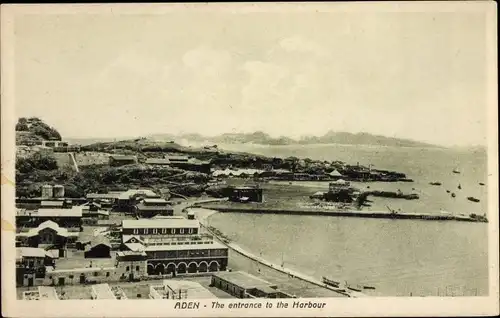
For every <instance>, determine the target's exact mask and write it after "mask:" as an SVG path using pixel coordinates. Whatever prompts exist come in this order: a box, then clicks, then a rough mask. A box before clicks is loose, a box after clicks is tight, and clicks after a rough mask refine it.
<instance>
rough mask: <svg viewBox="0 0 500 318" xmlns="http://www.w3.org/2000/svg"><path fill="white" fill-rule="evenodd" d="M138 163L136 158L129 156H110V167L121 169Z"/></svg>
mask: <svg viewBox="0 0 500 318" xmlns="http://www.w3.org/2000/svg"><path fill="white" fill-rule="evenodd" d="M136 163H137V157H136V156H128V155H112V156H109V165H110V166H112V167H119V166H124V165H131V164H136Z"/></svg>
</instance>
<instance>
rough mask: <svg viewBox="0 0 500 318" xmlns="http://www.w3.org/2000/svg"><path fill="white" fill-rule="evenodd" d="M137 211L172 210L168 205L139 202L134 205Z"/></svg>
mask: <svg viewBox="0 0 500 318" xmlns="http://www.w3.org/2000/svg"><path fill="white" fill-rule="evenodd" d="M135 207H136V208H137V210H139V211H159V210H162V211H173V210H174V208H172V207H171V206H170V205H145V204H143V203H139V204H137V205H136V206H135Z"/></svg>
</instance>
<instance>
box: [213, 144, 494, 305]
mask: <svg viewBox="0 0 500 318" xmlns="http://www.w3.org/2000/svg"><path fill="white" fill-rule="evenodd" d="M224 149H228V150H238V151H245V152H252V153H256V154H262V155H267V156H276V157H278V156H279V157H287V156H296V157H301V158H306V157H308V158H311V159H318V160H329V161H332V160H341V161H345V162H347V163H349V164H356V163H357V162H359V163H360V164H363V165H368V164H373V168H374V169H389V170H396V171H398V172H403V173H406V174H407V177H408V178H412V179H414V180H415V182H413V183H404V182H398V183H378V182H377V183H367V184H357V186H359V187H366V186H368V185H369V186H370V188H371V189H377V190H395V189H401V190H402V191H403V192H416V193H418V194H419V195H420V199H419V200H411V201H408V200H394V199H393V200H390V199H382V198H372V200H373V201H374V206H384V205H390V206H391V208H393V209H401V210H404V211H407V212H438V211H440V210H444V211H447V212H450V213H453V214H466V215H468V214H469V213H477V214H483V213H487V182H488V174H487V169H486V152H485V151H481V150H476V151H466V150H451V149H432V148H426V149H420V148H418V149H417V148H392V147H382V148H380V147H368V146H366V147H365V146H343V145H308V146H256V145H238V146H234V145H233V146H224ZM454 169H458V170H460V174H455V173H453V172H452V170H454ZM433 181H438V182H441V183H442V185H441V186H432V185H430V184H429V182H433ZM479 182H483V183H485V184H486V185H485V186H481V185H479ZM304 184H307V182H306V183H304ZM324 184H325V186H326V185H327V183H324ZM309 185H310V186H313V185H314V186H321V183H320V184H309ZM458 185H460V186H461V188H462V189H461V190H459V189H458ZM446 190H449V191H450V193H447V192H446ZM451 192H454V193H456V196H455V198H453V197H451ZM469 196H473V197H476V198H478V199H480V200H481V201H480V202H479V203H474V202H471V201H468V200H467V197H469ZM381 200H385V201H381ZM210 225H212V226H215V227H216V228H218V229H220V230H221V231H222V232H224V233H225V234H226V235H228V236H229V237H230V238H231V239H233V240H234V241H235V242H237V243H238V244H239V245H240V246H242V247H243V248H245V249H247V250H249V251H252V252H254V253H256V254H260V253H262V257H264V258H267V259H269V260H270V261H274V262H276V263H278V264H280V263H281V262H282V261H283V262H284V265H285V267H290V268H293V269H295V270H299V271H301V272H303V273H305V274H308V275H311V276H314V277H317V278H319V279H320V278H321V277H322V276H328V277H331V278H333V279H337V280H341V281H347V282H348V283H352V284H361V285H363V284H364V285H369V286H373V287H375V288H376V289H375V291H373V292H371V293H375V294H376V295H383V296H409V295H412V296H436V295H441V296H446V295H448V296H452V295H455V296H460V295H466V296H473V295H478V296H481V295H487V294H488V255H487V252H488V232H487V224H485V223H468V222H456V221H421V220H388V219H361V218H341V217H328V218H327V217H323V216H290V215H267V214H263V215H258V214H237V213H219V214H216V215H214V216H212V217H211V218H210Z"/></svg>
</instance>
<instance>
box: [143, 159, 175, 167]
mask: <svg viewBox="0 0 500 318" xmlns="http://www.w3.org/2000/svg"><path fill="white" fill-rule="evenodd" d="M145 164H147V165H152V166H170V160H168V159H167V158H148V159H146V162H145Z"/></svg>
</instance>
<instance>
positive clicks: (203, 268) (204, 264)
mask: <svg viewBox="0 0 500 318" xmlns="http://www.w3.org/2000/svg"><path fill="white" fill-rule="evenodd" d="M207 271H208V264H207V262H204V261H203V262H200V267H199V268H198V272H200V273H205V272H207Z"/></svg>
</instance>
